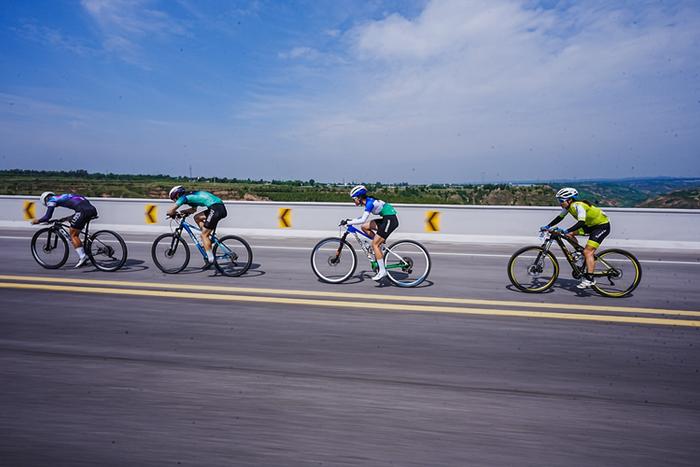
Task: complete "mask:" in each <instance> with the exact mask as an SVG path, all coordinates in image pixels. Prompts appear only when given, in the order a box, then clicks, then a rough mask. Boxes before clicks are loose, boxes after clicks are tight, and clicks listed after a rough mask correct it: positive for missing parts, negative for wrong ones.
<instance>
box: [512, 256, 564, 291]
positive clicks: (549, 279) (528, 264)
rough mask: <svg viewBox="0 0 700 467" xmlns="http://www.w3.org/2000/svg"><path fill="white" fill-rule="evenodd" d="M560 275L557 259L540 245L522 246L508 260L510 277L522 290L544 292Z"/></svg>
mask: <svg viewBox="0 0 700 467" xmlns="http://www.w3.org/2000/svg"><path fill="white" fill-rule="evenodd" d="M558 276H559V263H558V262H557V259H556V258H555V257H554V255H553V254H552V253H551V252H550V251H544V250H543V249H542V247H539V246H526V247H525V248H521V249H520V250H518V251H516V252H515V253H513V256H511V257H510V260H509V261H508V278H509V279H510V282H511V283H512V284H513V285H514V286H515V287H516V288H517V289H518V290H520V291H522V292H527V293H539V292H544V291H545V290H547V289H549V288H550V287H552V286H553V285H554V281H556V280H557V277H558Z"/></svg>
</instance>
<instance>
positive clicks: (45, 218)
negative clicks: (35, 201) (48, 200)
mask: <svg viewBox="0 0 700 467" xmlns="http://www.w3.org/2000/svg"><path fill="white" fill-rule="evenodd" d="M54 209H56V206H51V205H49V206H48V207H47V208H46V213H45V214H44V215H43V217H42V218H41V219H37V220H36V221H35V222H33V223H34V224H40V223H42V222H46V221H48V220H49V219H51V216H53V210H54Z"/></svg>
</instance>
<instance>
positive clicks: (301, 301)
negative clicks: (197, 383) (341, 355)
mask: <svg viewBox="0 0 700 467" xmlns="http://www.w3.org/2000/svg"><path fill="white" fill-rule="evenodd" d="M0 289H20V290H43V291H53V292H73V293H89V294H102V295H106V294H109V295H125V296H137V297H166V298H184V299H192V300H209V301H211V300H213V301H226V302H248V303H270V304H281V305H301V306H319V307H330V308H341V309H347V308H352V309H365V310H376V311H394V312H397V311H404V312H406V311H408V312H427V313H451V314H462V315H488V316H506V317H520V318H547V319H563V320H575V321H598V322H608V323H631V324H647V325H663V326H683V327H700V320H698V319H692V318H700V312H699V311H685V310H673V309H660V308H635V307H622V306H604V305H585V304H581V305H578V304H576V305H573V304H563V303H536V302H522V301H508V300H479V299H468V298H443V297H426V296H410V295H408V296H405V295H381V294H377V295H375V296H374V297H373V301H371V302H368V301H367V295H366V294H358V293H349V292H323V291H312V290H288V289H266V288H251V287H228V286H216V285H201V284H173V283H162V282H132V281H115V280H93V279H77V278H56V277H42V276H18V275H0ZM191 290H195V291H191ZM295 297H305V298H295ZM426 303H429V304H426ZM474 305H480V306H488V307H489V308H481V307H474ZM497 307H505V308H497ZM514 308H521V309H522V308H524V310H521V309H514ZM528 308H529V309H549V310H553V309H556V310H559V311H557V312H554V311H533V310H527V309H528ZM561 310H577V311H579V312H577V313H573V312H571V313H569V312H566V313H564V312H561ZM580 311H587V312H592V313H580ZM604 313H617V314H604ZM638 315H655V316H654V317H647V316H638ZM671 317H678V318H671ZM681 318H682V319H681ZM688 318H691V319H688Z"/></svg>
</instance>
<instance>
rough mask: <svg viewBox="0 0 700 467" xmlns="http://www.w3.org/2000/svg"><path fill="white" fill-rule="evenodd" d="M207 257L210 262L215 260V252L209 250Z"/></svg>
mask: <svg viewBox="0 0 700 467" xmlns="http://www.w3.org/2000/svg"><path fill="white" fill-rule="evenodd" d="M207 259H208V260H209V262H210V263H213V262H214V253H213V252H211V251H207Z"/></svg>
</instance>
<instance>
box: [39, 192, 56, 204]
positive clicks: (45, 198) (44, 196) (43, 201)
mask: <svg viewBox="0 0 700 467" xmlns="http://www.w3.org/2000/svg"><path fill="white" fill-rule="evenodd" d="M52 196H56V193H54V192H53V191H45V192H43V193H42V194H41V196H39V201H41V204H43V205H44V206H46V204H47V203H48V202H49V198H51V197H52Z"/></svg>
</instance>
